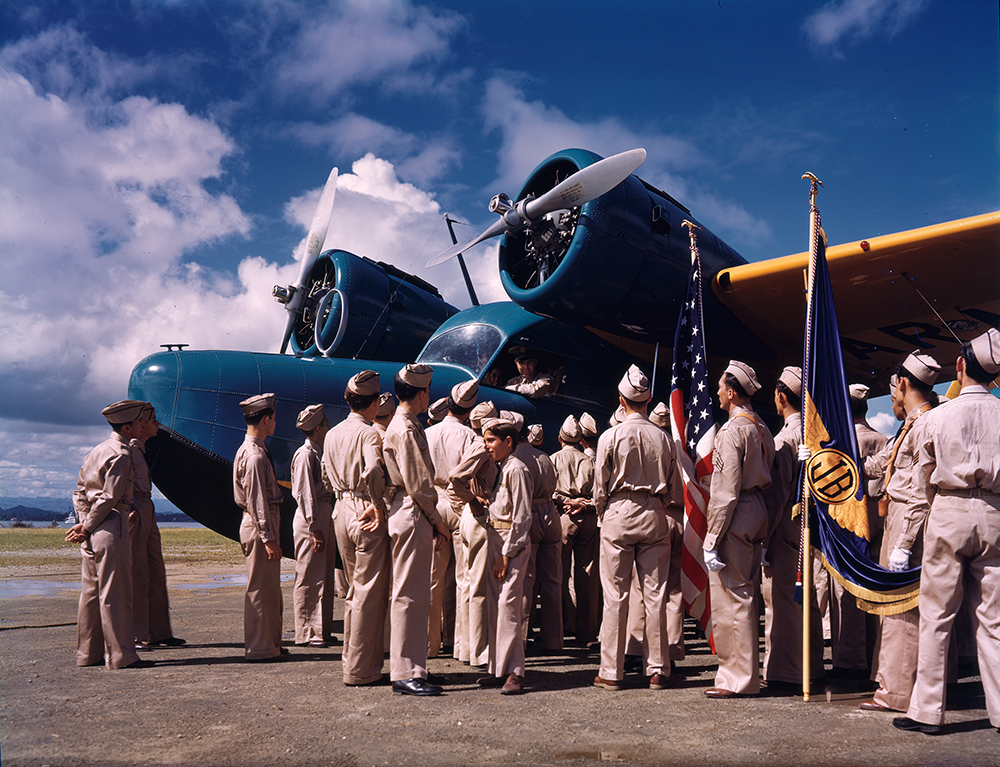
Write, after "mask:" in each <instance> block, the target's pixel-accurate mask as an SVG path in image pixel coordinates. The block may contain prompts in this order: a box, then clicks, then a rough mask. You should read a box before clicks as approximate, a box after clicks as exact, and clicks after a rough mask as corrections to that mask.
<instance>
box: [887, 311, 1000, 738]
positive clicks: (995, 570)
mask: <svg viewBox="0 0 1000 767" xmlns="http://www.w3.org/2000/svg"><path fill="white" fill-rule="evenodd" d="M955 370H956V379H957V381H958V384H959V386H961V393H960V394H959V395H958V396H957V397H956V398H955V399H954V400H952V401H950V402H946V403H945V404H943V405H942V406H941V407H940V408H938V409H937V410H934V411H932V412H931V413H928V414H927V415H926V416H925V417H924V421H925V423H924V429H923V437H922V439H921V442H920V453H919V465H920V471H919V474H918V476H919V477H920V481H921V485H922V489H923V490H924V492H925V494H926V495H927V497H929V498H930V499H931V501H930V512H929V515H928V517H927V519H926V522H925V524H924V554H923V559H922V560H921V566H922V567H923V571H922V574H921V578H920V656H919V661H918V663H917V680H916V684H915V685H914V688H913V693H912V695H911V696H910V705H909V708H908V709H907V712H906V716H905V717H900V718H897V719H894V720H893V724H894V725H895V726H896V727H898V728H900V729H903V730H920V731H921V732H925V733H927V734H934V733H937V732H940V727H941V725H942V724H944V712H945V704H946V700H945V695H946V692H947V687H946V684H945V682H946V677H945V674H946V672H947V668H948V654H949V651H948V648H949V644H951V645H954V642H952V632H953V629H954V625H955V616H956V615H957V613H958V611H959V610H960V609H961V608H962V605H963V603H964V604H966V605H967V607H968V609H969V610H970V611H974V613H975V615H976V616H977V618H978V620H977V621H976V647H977V651H978V654H979V671H980V674H981V675H982V679H983V690H984V691H985V693H986V711H987V713H988V714H989V719H990V724H991V725H993V726H994V727H996V728H997V731H998V732H1000V634H998V633H997V631H996V630H995V628H996V626H997V624H998V622H1000V604H998V602H997V594H1000V439H998V435H1000V400H998V399H997V398H996V397H994V396H992V395H991V394H990V391H989V389H988V387H989V385H990V384H991V383H992V382H994V381H995V379H996V377H997V375H998V374H1000V332H998V331H997V330H996V329H995V328H991V329H990V330H989V331H988V332H986V333H984V334H983V335H981V336H978V337H977V338H974V339H973V340H972V341H971V342H967V343H964V344H962V347H961V351H960V354H959V357H958V359H957V360H956V361H955ZM994 385H995V384H994ZM963 594H964V595H965V600H964V601H963Z"/></svg>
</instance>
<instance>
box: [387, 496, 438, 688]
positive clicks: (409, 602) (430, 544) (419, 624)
mask: <svg viewBox="0 0 1000 767" xmlns="http://www.w3.org/2000/svg"><path fill="white" fill-rule="evenodd" d="M389 537H390V538H391V539H392V591H391V595H390V597H389V622H390V624H391V633H390V637H389V676H390V678H391V679H392V681H393V682H400V681H403V680H405V679H415V678H417V677H419V678H421V679H426V678H427V621H428V618H429V615H430V602H431V561H432V560H433V558H434V528H433V527H432V526H431V523H430V521H429V520H428V519H427V517H426V516H424V513H423V512H422V511H421V510H420V509H419V508H417V506H416V505H415V504H414V503H413V499H412V498H410V496H408V495H406V493H403V492H397V493H396V496H395V497H394V498H393V500H392V504H391V505H390V506H389Z"/></svg>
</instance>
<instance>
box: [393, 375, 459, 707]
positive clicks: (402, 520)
mask: <svg viewBox="0 0 1000 767" xmlns="http://www.w3.org/2000/svg"><path fill="white" fill-rule="evenodd" d="M433 374H434V371H433V369H432V368H431V367H430V366H429V365H424V364H421V363H416V364H409V365H406V366H405V367H404V368H403V369H402V370H400V371H399V372H398V373H396V375H395V378H394V379H393V385H394V386H395V389H396V396H397V397H399V408H398V409H397V410H396V414H395V415H394V416H393V417H392V421H391V423H390V424H389V426H388V428H387V429H386V430H385V441H384V443H383V445H382V455H383V457H384V459H385V467H386V476H387V479H388V483H389V484H390V485H391V486H393V487H394V488H396V494H395V497H394V498H393V500H392V504H391V505H390V507H389V520H388V522H389V537H390V538H391V539H392V573H393V577H392V595H391V597H390V601H389V620H390V623H391V626H392V630H391V639H390V643H389V675H390V677H391V679H392V691H393V693H395V694H398V695H438V694H439V693H440V692H441V688H440V687H438V686H437V685H433V684H430V683H428V681H427V622H428V619H429V615H430V597H431V564H432V560H433V557H434V549H435V547H436V546H445V545H448V543H449V542H450V540H451V531H450V530H449V529H448V527H447V525H445V523H444V520H443V519H441V515H440V514H439V513H438V510H437V492H436V491H435V489H434V466H433V464H432V463H431V456H430V451H429V450H428V448H427V437H426V435H425V433H424V427H423V426H422V425H421V424H420V421H419V420H418V419H417V416H418V415H420V414H421V413H424V412H426V410H427V407H428V405H429V404H430V385H431V377H432V376H433ZM435 538H437V540H436V541H435Z"/></svg>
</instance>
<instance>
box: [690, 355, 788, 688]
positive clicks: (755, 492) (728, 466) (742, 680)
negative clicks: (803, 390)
mask: <svg viewBox="0 0 1000 767" xmlns="http://www.w3.org/2000/svg"><path fill="white" fill-rule="evenodd" d="M759 389H760V384H759V383H758V382H757V374H756V373H755V372H754V369H753V368H752V367H750V366H749V365H747V364H746V363H744V362H739V361H738V360H730V362H729V366H728V367H727V368H726V370H725V372H724V373H723V374H722V377H721V378H719V391H718V397H719V406H720V407H721V408H722V409H723V410H725V411H726V412H728V413H729V420H728V421H726V423H725V424H723V426H722V428H721V429H719V433H718V434H717V435H716V436H715V451H714V454H713V463H714V466H715V471H714V472H713V473H712V486H711V497H710V498H709V501H708V532H707V534H706V535H705V543H704V551H705V564H706V565H707V567H708V570H709V573H708V585H709V588H710V589H711V599H712V630H713V635H714V636H715V649H716V654H717V655H718V658H719V670H718V672H717V673H716V675H715V687H712V688H709V689H708V690H706V691H705V695H707V696H708V697H710V698H730V697H732V696H734V695H756V694H757V693H758V692H760V671H759V666H760V659H759V652H758V649H757V647H758V626H759V625H760V624H759V620H758V614H757V601H756V599H755V596H756V592H757V585H758V579H759V577H760V559H761V553H762V550H763V541H764V536H765V535H766V534H767V509H766V508H765V506H764V498H763V495H762V491H763V490H765V489H766V488H767V486H768V485H770V484H771V463H772V461H773V460H774V439H773V438H772V437H771V433H770V432H769V431H768V430H767V427H766V426H765V425H764V423H763V421H761V420H760V419H759V418H758V417H757V414H756V413H754V411H753V408H752V407H751V405H750V397H752V396H753V395H754V394H755V393H756V392H757V391H758V390H759Z"/></svg>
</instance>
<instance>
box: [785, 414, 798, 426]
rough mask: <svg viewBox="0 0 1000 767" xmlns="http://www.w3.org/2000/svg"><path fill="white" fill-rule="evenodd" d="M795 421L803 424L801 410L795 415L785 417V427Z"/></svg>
mask: <svg viewBox="0 0 1000 767" xmlns="http://www.w3.org/2000/svg"><path fill="white" fill-rule="evenodd" d="M795 421H798V422H799V423H801V422H802V411H801V410H796V411H795V412H794V413H789V414H788V415H786V416H785V425H786V426H787V425H788V424H790V423H794V422H795Z"/></svg>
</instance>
